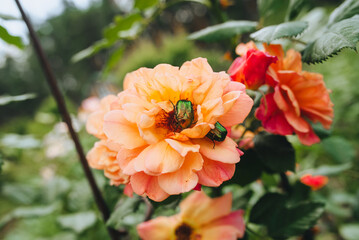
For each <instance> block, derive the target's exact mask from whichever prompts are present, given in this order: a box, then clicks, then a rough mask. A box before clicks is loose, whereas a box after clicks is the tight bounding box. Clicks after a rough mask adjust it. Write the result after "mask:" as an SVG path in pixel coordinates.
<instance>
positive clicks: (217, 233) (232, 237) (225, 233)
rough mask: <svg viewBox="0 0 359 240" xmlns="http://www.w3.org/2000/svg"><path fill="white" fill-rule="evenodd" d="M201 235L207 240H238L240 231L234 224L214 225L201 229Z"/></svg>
mask: <svg viewBox="0 0 359 240" xmlns="http://www.w3.org/2000/svg"><path fill="white" fill-rule="evenodd" d="M199 235H200V236H201V237H202V238H201V239H206V240H218V239H221V240H237V239H238V235H239V231H238V230H237V229H236V228H234V227H232V226H219V227H216V226H214V227H211V228H204V229H201V230H200V232H199Z"/></svg>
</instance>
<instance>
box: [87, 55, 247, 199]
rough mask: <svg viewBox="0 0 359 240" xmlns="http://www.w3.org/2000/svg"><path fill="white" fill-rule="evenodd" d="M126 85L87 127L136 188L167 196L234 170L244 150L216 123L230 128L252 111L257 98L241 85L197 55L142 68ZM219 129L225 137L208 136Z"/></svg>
mask: <svg viewBox="0 0 359 240" xmlns="http://www.w3.org/2000/svg"><path fill="white" fill-rule="evenodd" d="M124 88H125V90H124V91H123V92H121V93H120V94H119V95H118V97H115V98H113V101H112V100H111V101H110V102H108V103H107V104H105V105H106V107H104V108H102V110H101V111H99V112H98V113H97V114H94V116H93V117H92V118H91V119H90V121H89V122H91V123H90V124H89V125H90V126H88V128H87V129H88V131H89V132H90V133H92V134H94V135H95V136H97V137H99V138H100V139H102V140H105V141H104V142H103V144H105V145H108V144H111V145H112V146H111V147H107V149H108V150H109V151H112V150H114V152H115V153H116V161H117V164H118V166H119V168H120V170H121V173H123V174H125V175H128V176H130V178H129V181H130V183H131V186H132V189H133V190H134V192H135V193H137V194H139V195H144V194H145V195H147V196H148V197H149V198H151V199H153V200H156V201H161V200H163V199H165V198H167V197H168V196H169V195H171V194H179V193H182V192H187V191H189V190H191V189H193V188H194V187H195V186H196V185H197V184H201V185H205V186H219V185H220V184H222V182H223V181H226V180H228V179H230V178H231V177H232V176H233V174H234V170H235V163H237V162H238V161H239V157H240V154H239V152H238V151H237V145H236V143H235V142H234V141H233V140H231V139H230V138H229V137H226V136H225V134H226V133H225V131H223V130H221V129H222V128H221V127H218V126H222V127H223V128H225V127H231V126H233V125H235V124H238V123H241V122H242V121H243V120H244V118H245V117H246V116H247V115H248V113H249V111H250V109H251V108H252V105H253V101H252V99H251V98H250V97H249V96H248V95H247V94H246V93H245V86H244V85H243V84H241V83H236V82H231V81H230V78H229V76H228V75H227V74H225V73H224V72H220V73H215V72H213V70H212V69H211V67H210V66H209V64H208V63H207V61H206V60H205V59H203V58H197V59H194V60H192V61H190V62H186V63H184V64H183V66H182V67H181V68H178V67H173V66H171V65H167V64H160V65H158V66H156V67H155V68H154V69H148V68H141V69H139V70H137V71H135V72H132V73H130V74H128V75H127V76H126V78H125V81H124ZM214 128H215V130H220V131H219V133H220V135H221V136H220V137H221V138H220V140H217V141H213V140H216V139H214V138H211V139H210V138H209V137H207V136H208V133H209V132H210V131H213V130H212V129H214ZM217 128H218V129H217ZM99 145H100V144H99ZM113 146H115V147H113ZM95 147H96V146H95ZM109 154H110V155H112V153H109ZM95 161H96V160H95Z"/></svg>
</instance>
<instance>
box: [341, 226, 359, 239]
mask: <svg viewBox="0 0 359 240" xmlns="http://www.w3.org/2000/svg"><path fill="white" fill-rule="evenodd" d="M339 232H340V235H341V236H342V237H343V238H344V239H345V240H357V239H358V236H359V224H358V223H349V224H344V225H341V226H340V228H339Z"/></svg>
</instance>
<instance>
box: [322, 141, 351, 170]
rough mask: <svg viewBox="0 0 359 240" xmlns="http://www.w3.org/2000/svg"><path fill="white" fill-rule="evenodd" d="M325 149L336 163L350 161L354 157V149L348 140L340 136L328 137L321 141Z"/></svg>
mask: <svg viewBox="0 0 359 240" xmlns="http://www.w3.org/2000/svg"><path fill="white" fill-rule="evenodd" d="M322 145H323V148H324V149H325V151H326V152H327V153H328V154H329V155H330V156H331V157H332V158H333V159H334V160H335V161H336V162H338V163H347V162H351V161H352V160H353V159H354V157H355V150H354V148H353V146H352V144H351V143H350V142H348V140H346V139H345V138H342V137H338V136H335V137H330V138H327V139H325V140H323V142H322Z"/></svg>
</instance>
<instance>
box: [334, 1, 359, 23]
mask: <svg viewBox="0 0 359 240" xmlns="http://www.w3.org/2000/svg"><path fill="white" fill-rule="evenodd" d="M356 14H359V1H358V0H346V1H344V2H343V3H342V4H341V5H340V6H339V7H337V8H336V9H334V11H333V12H332V13H331V14H330V16H329V21H328V25H329V26H330V25H332V24H334V23H337V22H339V21H341V20H344V19H347V18H351V17H353V16H354V15H356Z"/></svg>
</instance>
